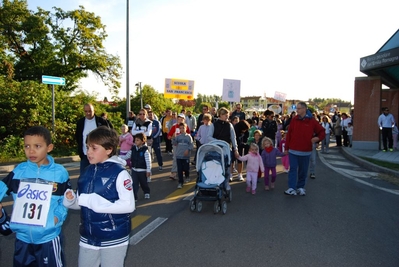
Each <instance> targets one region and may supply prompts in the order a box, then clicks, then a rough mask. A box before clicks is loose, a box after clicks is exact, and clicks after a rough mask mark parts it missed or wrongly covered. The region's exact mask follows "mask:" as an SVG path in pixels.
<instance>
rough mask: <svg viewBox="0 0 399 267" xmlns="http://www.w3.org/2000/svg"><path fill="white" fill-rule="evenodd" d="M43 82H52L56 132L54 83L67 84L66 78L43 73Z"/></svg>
mask: <svg viewBox="0 0 399 267" xmlns="http://www.w3.org/2000/svg"><path fill="white" fill-rule="evenodd" d="M42 83H44V84H52V85H53V86H52V87H53V88H52V109H53V112H52V113H53V133H54V132H55V97H54V85H65V78H62V77H55V76H46V75H42Z"/></svg>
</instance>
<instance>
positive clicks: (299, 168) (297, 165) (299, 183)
mask: <svg viewBox="0 0 399 267" xmlns="http://www.w3.org/2000/svg"><path fill="white" fill-rule="evenodd" d="M288 156H289V159H290V171H289V172H288V187H289V188H293V189H297V188H304V187H305V184H306V178H307V176H308V168H309V159H310V155H306V156H298V155H294V154H292V153H288Z"/></svg>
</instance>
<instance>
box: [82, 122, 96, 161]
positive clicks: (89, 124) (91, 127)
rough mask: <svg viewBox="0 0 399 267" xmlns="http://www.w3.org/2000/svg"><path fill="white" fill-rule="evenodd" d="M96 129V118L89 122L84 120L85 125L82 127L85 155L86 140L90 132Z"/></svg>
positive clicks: (85, 151)
mask: <svg viewBox="0 0 399 267" xmlns="http://www.w3.org/2000/svg"><path fill="white" fill-rule="evenodd" d="M96 128H97V124H96V117H93V118H92V119H91V120H89V119H87V118H85V125H84V126H83V142H82V146H83V154H85V155H87V147H86V139H87V136H88V135H89V133H90V132H91V131H93V130H94V129H96Z"/></svg>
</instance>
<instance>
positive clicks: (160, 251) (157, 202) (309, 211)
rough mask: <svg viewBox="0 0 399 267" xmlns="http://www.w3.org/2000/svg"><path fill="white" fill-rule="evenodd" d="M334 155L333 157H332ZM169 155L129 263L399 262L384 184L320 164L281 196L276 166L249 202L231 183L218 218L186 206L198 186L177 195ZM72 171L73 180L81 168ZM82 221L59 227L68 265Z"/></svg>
mask: <svg viewBox="0 0 399 267" xmlns="http://www.w3.org/2000/svg"><path fill="white" fill-rule="evenodd" d="M337 151H338V150H333V149H332V150H331V155H329V156H330V157H334V161H335V160H336V159H337V158H338V157H340V155H339V153H338V152H337ZM164 158H165V159H166V162H165V167H164V170H163V171H162V172H159V171H158V170H157V168H154V169H156V170H155V171H154V175H153V179H152V182H151V184H150V187H151V199H149V200H144V199H143V195H142V192H141V195H140V199H139V201H138V202H137V210H136V211H135V212H134V218H133V230H132V238H131V244H132V245H131V246H129V250H128V255H127V257H126V262H125V265H126V266H142V267H145V266H189V265H190V266H222V265H225V266H248V265H250V266H399V229H398V226H399V212H398V211H399V209H398V203H399V195H398V194H395V193H392V192H395V191H397V190H398V189H399V188H398V187H396V186H393V185H390V184H385V183H386V182H384V181H378V185H379V186H385V187H387V188H390V190H391V191H384V190H380V189H379V188H377V187H373V186H369V185H367V184H365V183H360V182H358V181H357V180H356V179H349V178H348V177H349V176H348V175H343V174H341V173H339V172H336V171H335V170H333V169H332V168H337V167H336V166H337V165H335V166H333V165H332V164H325V162H326V161H325V160H323V161H321V160H320V158H318V159H317V160H318V161H317V166H316V179H315V180H311V179H309V180H308V183H307V186H306V189H307V195H306V196H304V197H303V196H286V195H284V194H283V191H284V190H285V189H286V188H287V174H285V173H282V172H281V170H282V169H281V166H280V165H279V166H278V176H277V182H276V188H275V189H274V190H273V191H268V192H267V191H264V190H263V185H262V183H259V184H258V185H259V187H258V190H257V194H256V195H255V196H253V195H251V194H248V193H245V186H246V185H245V182H238V181H235V182H233V183H232V190H233V200H232V202H231V203H228V206H227V214H226V215H221V214H220V213H219V214H213V203H212V202H204V206H203V210H202V212H201V213H197V212H191V211H190V210H189V199H190V197H191V196H192V191H193V186H194V182H191V183H189V184H188V185H185V187H184V188H183V189H180V190H177V188H176V186H177V181H172V180H170V179H169V178H168V174H169V173H168V171H169V170H170V164H171V161H170V157H169V156H167V155H166V154H164ZM323 159H327V162H328V160H329V158H328V157H327V158H323ZM331 161H332V160H331ZM155 166H156V164H155ZM66 167H67V168H68V171H69V172H70V176H71V179H72V180H73V182H74V183H75V182H76V179H77V173H78V169H77V168H78V165H77V164H76V163H74V164H69V165H66ZM344 168H345V166H343V165H342V166H341V167H340V169H344ZM347 168H348V169H350V170H352V171H353V170H356V168H355V167H354V166H353V165H352V164H347ZM352 175H355V174H353V173H352ZM0 177H2V175H0ZM191 177H192V179H195V172H194V171H193V172H192V173H191ZM373 179H374V180H375V179H377V178H375V177H374V178H373ZM8 201H9V199H8V200H7V199H5V200H3V203H5V204H6V205H7V207H6V208H7V210H10V208H11V206H10V205H11V202H8ZM78 225H79V212H77V211H71V212H70V213H69V216H68V219H67V221H66V223H65V226H64V229H63V232H64V235H65V252H66V256H67V266H77V256H78V249H79V247H78V242H79V233H78ZM13 241H14V237H13V236H11V237H0V265H1V266H4V267H7V266H12V253H13Z"/></svg>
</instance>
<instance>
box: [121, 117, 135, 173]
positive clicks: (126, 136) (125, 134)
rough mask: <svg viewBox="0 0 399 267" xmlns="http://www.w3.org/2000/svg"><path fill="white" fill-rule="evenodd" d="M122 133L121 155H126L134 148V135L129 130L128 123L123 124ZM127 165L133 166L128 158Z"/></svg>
mask: <svg viewBox="0 0 399 267" xmlns="http://www.w3.org/2000/svg"><path fill="white" fill-rule="evenodd" d="M121 131H122V134H121V135H120V136H119V147H120V148H119V155H120V156H124V155H126V154H127V152H129V151H130V149H132V146H133V135H132V134H131V133H130V132H129V127H128V126H127V125H126V124H123V125H122V126H121ZM126 166H128V167H129V168H131V167H132V163H131V162H130V159H127V160H126Z"/></svg>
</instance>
